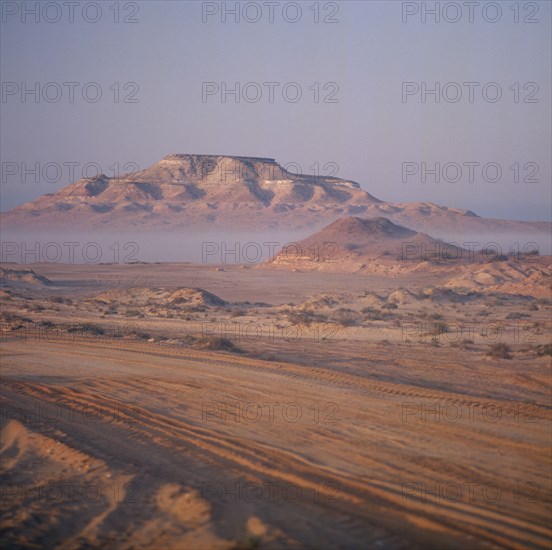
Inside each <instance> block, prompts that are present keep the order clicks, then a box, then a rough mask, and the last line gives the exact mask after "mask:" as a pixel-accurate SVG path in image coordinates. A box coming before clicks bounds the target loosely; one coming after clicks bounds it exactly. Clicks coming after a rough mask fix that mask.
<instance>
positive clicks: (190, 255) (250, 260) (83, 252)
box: [0, 229, 552, 264]
mask: <svg viewBox="0 0 552 550" xmlns="http://www.w3.org/2000/svg"><path fill="white" fill-rule="evenodd" d="M313 232H314V230H313V229H301V230H287V231H284V230H279V231H267V230H263V231H236V230H220V229H219V230H216V231H215V230H212V231H208V230H201V231H194V230H193V229H187V230H182V231H178V232H177V231H175V232H170V233H169V232H163V233H162V232H156V233H153V232H152V233H139V232H135V233H131V232H117V231H113V232H109V233H107V232H82V233H75V232H72V233H69V232H68V233H60V232H48V231H42V232H25V231H18V232H14V231H3V232H2V240H1V255H0V261H2V262H15V263H19V264H30V263H35V262H53V263H76V264H99V263H135V262H192V263H208V264H255V263H259V262H264V261H266V260H268V259H269V258H271V257H272V256H274V254H276V253H277V252H279V251H280V250H281V249H282V248H283V247H284V246H286V245H292V243H296V242H297V241H299V240H301V239H303V238H305V237H307V236H308V235H311V234H312V233H313ZM432 236H435V237H438V238H441V239H443V240H444V241H446V242H450V243H452V244H455V245H457V246H460V247H462V248H471V249H477V250H480V249H488V250H496V251H498V252H500V253H502V254H509V255H513V254H524V253H534V252H535V251H537V250H538V252H539V254H540V255H549V254H551V253H552V239H551V236H550V235H548V234H546V233H530V234H529V233H528V234H505V233H502V234H490V233H489V234H483V235H482V234H461V235H459V234H447V233H440V234H438V235H437V234H433V235H432ZM474 243H475V244H474ZM497 247H498V248H497Z"/></svg>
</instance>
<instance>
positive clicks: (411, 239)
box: [268, 216, 462, 271]
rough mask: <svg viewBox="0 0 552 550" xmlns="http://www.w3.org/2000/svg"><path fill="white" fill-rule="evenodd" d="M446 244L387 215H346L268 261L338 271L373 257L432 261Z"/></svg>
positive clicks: (389, 260)
mask: <svg viewBox="0 0 552 550" xmlns="http://www.w3.org/2000/svg"><path fill="white" fill-rule="evenodd" d="M448 247H449V245H448V244H447V243H445V242H444V241H441V240H439V239H434V238H433V237H430V236H429V235H426V234H425V233H417V232H416V231H413V230H412V229H408V228H406V227H402V226H400V225H396V224H394V223H393V222H391V221H390V220H388V219H387V218H382V217H378V218H369V219H362V218H358V217H355V216H347V217H345V218H342V219H339V220H337V221H335V222H333V223H331V224H330V225H328V226H327V227H325V228H324V229H322V230H321V231H318V232H316V233H314V234H313V235H311V236H310V237H307V238H306V239H303V240H302V241H299V242H297V243H292V244H290V245H288V246H286V247H284V248H283V249H282V250H281V251H280V252H279V253H278V254H277V255H276V256H275V257H274V259H273V260H271V261H269V262H268V263H269V264H273V265H275V266H287V267H297V268H300V267H305V266H306V265H308V264H320V265H321V266H325V267H328V268H331V267H332V266H333V267H335V268H337V269H339V270H340V271H341V270H349V269H354V268H355V267H356V268H359V267H361V266H362V265H364V264H365V263H366V262H372V261H373V260H376V259H377V260H380V261H383V262H385V263H386V264H396V263H397V262H406V263H409V264H414V263H419V262H423V261H435V260H439V259H440V258H441V257H443V255H445V254H447V253H448V252H447V251H449V248H448ZM451 250H453V251H455V250H456V249H455V248H451ZM459 253H462V251H461V250H460V251H459Z"/></svg>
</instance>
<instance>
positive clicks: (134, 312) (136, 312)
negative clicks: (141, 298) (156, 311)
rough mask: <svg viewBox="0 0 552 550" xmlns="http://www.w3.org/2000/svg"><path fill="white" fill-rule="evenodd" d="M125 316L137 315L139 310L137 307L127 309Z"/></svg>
mask: <svg viewBox="0 0 552 550" xmlns="http://www.w3.org/2000/svg"><path fill="white" fill-rule="evenodd" d="M126 314H127V317H138V316H139V315H140V312H139V311H138V310H137V309H127V312H126Z"/></svg>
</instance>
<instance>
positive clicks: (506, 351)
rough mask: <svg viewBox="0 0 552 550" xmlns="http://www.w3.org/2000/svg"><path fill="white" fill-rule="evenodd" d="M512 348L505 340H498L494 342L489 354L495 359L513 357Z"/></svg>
mask: <svg viewBox="0 0 552 550" xmlns="http://www.w3.org/2000/svg"><path fill="white" fill-rule="evenodd" d="M511 351H512V350H511V348H510V346H508V345H507V344H505V343H504V342H498V343H496V344H493V345H492V346H491V348H490V349H489V351H488V353H487V355H488V356H489V357H493V358H494V359H511V358H512V356H511V354H510V353H511Z"/></svg>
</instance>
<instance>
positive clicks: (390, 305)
mask: <svg viewBox="0 0 552 550" xmlns="http://www.w3.org/2000/svg"><path fill="white" fill-rule="evenodd" d="M398 307H399V306H398V305H397V304H395V303H394V302H387V303H385V304H383V305H382V306H381V309H397V308H398Z"/></svg>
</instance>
